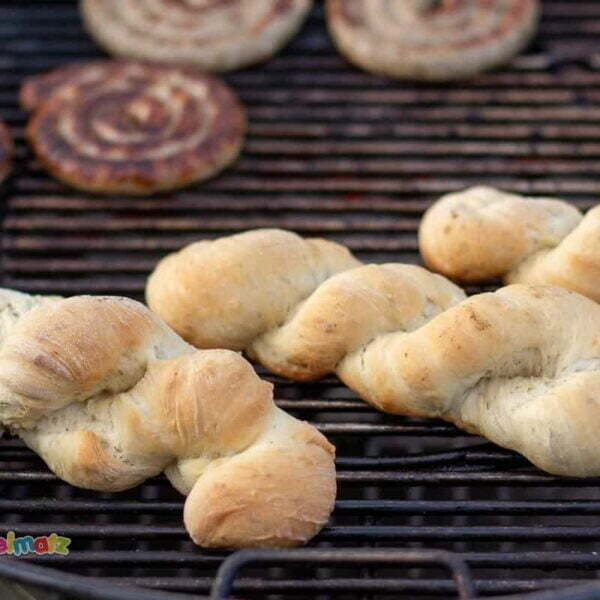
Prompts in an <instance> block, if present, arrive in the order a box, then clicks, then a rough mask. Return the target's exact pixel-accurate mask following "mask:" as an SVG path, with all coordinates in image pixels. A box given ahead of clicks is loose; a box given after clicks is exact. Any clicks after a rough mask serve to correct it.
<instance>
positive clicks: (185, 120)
mask: <svg viewBox="0 0 600 600" xmlns="http://www.w3.org/2000/svg"><path fill="white" fill-rule="evenodd" d="M21 104H22V106H23V107H24V108H25V109H26V110H30V111H31V110H33V111H34V112H33V114H32V116H31V119H30V121H29V123H28V125H27V129H26V137H27V140H28V142H29V145H30V146H31V148H32V149H33V151H34V153H35V154H36V156H37V157H38V159H39V160H40V162H41V163H42V164H43V165H44V167H45V168H46V169H47V170H48V171H49V172H50V173H51V174H52V175H54V176H55V177H56V178H57V179H60V180H61V181H63V182H65V183H67V184H69V185H72V186H73V187H76V188H79V189H82V190H86V191H90V192H95V193H128V194H150V193H153V192H158V191H165V190H171V189H176V188H180V187H183V186H186V185H188V184H190V183H193V182H198V181H202V180H204V179H207V178H209V177H211V176H213V175H215V174H216V173H218V172H219V171H221V170H222V169H224V168H225V167H227V166H228V165H229V164H230V163H231V162H233V160H234V159H235V158H236V157H237V156H238V154H239V152H240V149H241V147H242V143H243V140H244V135H245V127H246V119H245V113H244V109H243V108H242V106H241V105H240V103H239V102H238V100H237V98H236V97H235V95H234V94H233V92H232V91H231V90H230V89H229V88H228V87H227V86H226V85H225V84H224V83H223V82H221V81H219V80H218V79H215V78H213V77H210V76H208V75H205V74H202V73H199V72H194V71H191V70H185V69H179V68H175V67H167V66H160V65H156V64H150V63H144V62H137V61H119V60H100V61H93V62H88V63H80V64H76V65H70V66H67V67H61V68H59V69H56V70H55V71H52V72H50V73H47V74H44V75H36V76H33V77H30V78H29V79H28V80H26V82H25V83H24V85H23V87H22V89H21Z"/></svg>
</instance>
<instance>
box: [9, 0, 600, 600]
mask: <svg viewBox="0 0 600 600" xmlns="http://www.w3.org/2000/svg"><path fill="white" fill-rule="evenodd" d="M543 9H544V14H543V20H542V25H541V32H540V35H539V36H538V38H537V40H536V42H535V43H534V44H533V46H532V47H531V48H530V50H529V52H528V53H527V54H526V55H524V56H521V57H520V58H518V59H517V60H516V61H515V62H514V64H513V65H512V66H511V67H510V68H507V69H504V70H502V71H499V72H495V73H491V74H488V75H485V76H482V77H479V78H478V79H477V80H475V81H473V82H470V83H460V84H451V85H444V86H437V85H413V84H406V83H390V82H389V81H386V80H384V79H380V78H377V77H374V76H370V75H367V74H364V73H361V72H359V71H357V70H355V69H353V68H351V67H349V66H348V65H347V64H346V63H345V62H344V60H343V59H342V58H340V57H339V56H338V55H337V54H336V53H335V51H334V50H333V48H332V46H331V43H330V41H329V39H328V37H327V35H326V30H325V26H324V19H323V10H322V6H321V5H318V6H317V7H316V9H315V10H314V12H313V14H312V15H311V18H310V19H309V22H308V23H307V26H306V27H305V28H304V30H303V32H302V34H301V35H300V36H299V37H298V38H297V39H296V40H295V41H294V42H293V44H292V45H291V46H290V47H289V48H288V49H287V50H286V51H285V52H283V53H282V54H280V55H279V56H278V57H277V58H275V59H273V60H271V61H270V62H269V63H268V64H266V65H264V66H261V67H258V68H254V69H248V70H244V71H240V72H237V73H233V74H229V75H227V77H226V79H227V80H228V81H229V83H230V84H231V85H232V86H234V87H235V89H236V90H237V91H238V92H239V94H240V96H241V97H242V99H243V100H244V102H245V103H246V105H247V106H248V111H249V117H250V134H249V139H248V143H247V145H246V151H245V153H244V155H243V157H242V158H241V159H240V160H239V162H238V163H237V164H236V166H235V167H234V168H232V169H230V170H229V171H228V172H227V173H225V174H224V175H222V176H220V177H219V178H217V179H215V180H213V181H211V182H209V183H208V184H206V185H203V186H201V187H195V188H191V189H188V190H185V191H183V192H180V193H177V194H171V195H163V196H161V197H156V198H150V199H129V198H126V197H111V198H98V197H93V196H90V195H86V194H82V193H78V192H75V191H72V190H68V189H65V188H64V187H62V186H61V185H59V184H58V183H57V182H56V181H54V180H52V179H51V178H49V177H48V176H46V175H45V174H44V173H43V171H42V170H41V169H40V168H39V166H38V165H37V164H36V163H35V161H33V159H32V157H31V155H30V153H29V152H28V151H27V149H26V147H25V145H24V142H23V128H24V123H25V115H24V114H23V113H22V112H21V111H20V110H19V108H18V106H17V90H18V87H19V85H20V83H21V81H22V79H23V77H24V76H27V75H30V74H33V73H38V72H40V71H43V70H45V69H48V68H51V67H54V66H57V65H62V64H64V63H67V62H70V61H73V60H78V59H84V58H93V57H96V56H99V55H100V53H99V51H98V49H97V48H96V47H95V46H94V44H93V43H92V42H91V41H90V39H89V38H88V37H87V36H86V35H85V34H84V32H83V30H82V28H81V25H80V22H79V20H78V16H77V9H76V5H75V2H73V1H64V0H56V1H51V0H45V1H41V0H39V1H32V2H26V1H24V0H14V1H12V2H10V1H0V84H1V88H0V113H1V115H2V116H3V117H4V118H5V119H6V120H7V121H8V122H9V123H10V125H11V126H12V129H13V133H14V135H15V136H16V140H17V144H18V155H19V162H18V165H17V168H16V172H15V173H14V175H13V177H12V178H11V180H10V181H9V182H8V184H7V185H6V186H5V187H4V190H3V196H4V198H3V203H2V215H1V219H2V221H1V222H2V236H1V244H2V246H1V253H0V260H1V261H2V263H1V265H2V269H1V277H2V281H1V284H2V285H3V286H6V287H15V288H18V289H21V290H25V291H30V292H54V293H62V294H76V293H82V292H87V293H110V294H122V295H129V296H134V297H136V298H139V299H141V298H142V291H143V286H144V280H145V277H146V275H147V273H148V272H149V270H150V269H151V268H152V266H153V265H154V264H155V262H156V261H157V259H158V258H159V257H160V256H162V255H163V254H165V253H166V252H168V251H172V250H174V249H176V248H179V247H180V246H182V245H184V244H186V243H188V242H191V241H193V240H196V239H197V238H199V237H206V238H211V237H218V236H221V235H224V234H229V233H233V232H236V231H240V230H244V229H248V228H253V227H261V226H276V227H284V228H290V229H293V230H296V231H298V232H300V233H303V234H310V235H324V236H327V237H328V238H330V239H333V240H336V241H339V242H342V243H344V244H346V245H348V246H349V247H350V248H351V249H352V250H353V251H355V252H356V254H357V255H358V256H359V257H361V258H362V259H364V260H367V261H374V262H382V261H407V262H417V261H418V255H417V244H416V236H415V231H416V227H417V225H418V222H419V219H420V217H421V215H422V213H423V210H424V209H425V208H426V207H427V206H428V205H429V204H430V202H431V201H432V200H433V199H435V198H436V197H438V196H439V195H440V194H442V193H445V192H448V191H451V190H456V189H458V188H462V187H466V186H468V185H471V184H475V183H486V184H490V185H495V186H498V187H502V188H506V189H508V190H512V191H516V192H521V193H532V194H544V195H558V196H561V197H563V198H567V199H569V200H570V201H572V202H573V203H574V204H576V205H577V206H579V207H580V208H583V209H585V208H588V207H590V206H591V205H593V204H595V203H596V202H597V199H598V195H599V192H600V179H599V177H598V172H600V143H599V142H598V141H597V140H598V138H599V137H600V46H598V39H599V34H600V2H597V1H595V0H572V1H566V0H543ZM471 291H476V290H471ZM261 373H262V372H261ZM262 374H264V375H265V376H266V377H268V375H267V374H266V373H262ZM271 380H273V381H274V382H275V383H276V395H277V399H278V404H279V405H280V406H281V407H282V408H284V409H286V410H288V411H290V412H291V413H293V414H295V415H297V416H299V417H301V418H305V419H307V420H310V421H312V422H313V423H315V424H317V426H318V427H319V428H320V429H321V430H322V431H323V432H324V433H325V434H326V435H327V436H328V437H329V438H330V439H331V440H332V441H333V442H334V443H335V444H336V446H337V449H338V457H339V458H338V461H337V466H338V482H339V499H338V502H337V504H336V510H335V513H334V516H333V519H332V521H331V524H330V526H329V527H327V528H326V529H325V530H324V531H323V532H322V533H321V534H320V535H319V536H318V537H317V538H316V539H315V540H314V541H313V542H312V543H311V544H310V545H309V547H307V548H304V549H297V550H280V551H271V550H269V551H257V550H247V551H242V552H237V553H230V552H224V551H209V550H201V549H198V548H196V547H195V546H193V544H192V543H191V542H190V541H189V539H188V537H187V535H186V533H185V531H184V529H183V527H182V524H181V508H182V502H181V498H180V497H179V496H178V495H177V494H176V493H175V492H174V491H173V490H172V488H171V486H170V485H169V484H168V482H167V481H166V479H164V478H163V477H158V478H155V479H152V480H151V481H149V482H147V483H146V484H144V485H143V486H141V487H139V488H137V489H135V490H131V491H128V492H124V493H120V494H97V493H92V492H87V491H84V490H79V489H76V488H73V487H71V486H69V485H67V484H65V483H62V482H61V481H60V480H58V479H57V478H56V477H54V476H53V475H52V474H51V473H49V472H48V470H47V469H46V468H45V466H44V465H43V463H42V462H41V461H40V460H39V459H38V458H37V457H36V456H35V455H34V454H33V453H32V452H30V451H29V450H27V449H26V448H25V447H24V446H23V445H22V444H21V443H20V442H19V441H18V440H14V439H5V440H3V441H2V442H1V443H0V534H3V533H4V532H5V531H8V530H14V531H16V532H17V535H27V534H32V535H43V534H47V533H50V532H52V531H56V532H57V533H59V534H62V535H66V536H69V537H71V538H72V539H73V542H72V553H71V555H70V556H69V558H66V559H65V558H62V557H56V556H46V557H44V556H38V557H35V558H29V559H23V558H20V559H14V558H13V559H11V558H5V557H3V558H2V559H1V560H0V577H8V578H10V579H13V580H16V581H20V582H22V583H29V584H35V585H38V586H41V587H43V588H45V589H47V590H50V591H49V592H47V594H46V596H45V598H50V597H53V596H52V594H56V597H59V595H60V597H61V598H62V597H68V598H98V599H103V600H106V599H119V600H133V599H135V600H138V599H139V600H142V599H144V600H167V599H173V598H179V599H181V598H186V597H205V596H208V595H211V596H212V598H214V599H223V598H226V597H228V596H230V594H233V595H234V596H235V597H236V598H265V597H269V598H277V599H280V598H307V597H315V598H319V599H338V598H343V599H344V600H347V599H349V600H354V599H371V600H373V599H384V598H411V599H412V598H439V597H458V598H464V599H467V598H475V597H483V596H488V595H499V596H505V595H506V596H508V595H510V597H511V598H523V597H525V596H523V594H527V593H530V592H533V595H527V596H526V597H527V598H530V599H534V598H535V599H542V598H543V599H552V600H554V599H559V598H560V599H567V598H570V599H573V600H574V599H584V598H586V599H587V598H600V582H598V583H594V580H597V579H598V576H599V574H600V555H599V554H598V553H597V552H596V550H597V548H598V541H599V540H600V498H599V492H598V483H599V481H598V480H585V481H580V480H572V479H564V478H555V477H551V476H548V475H545V474H543V473H541V472H539V471H537V470H535V469H534V468H532V467H531V466H530V465H529V464H527V462H526V461H525V460H524V459H522V458H520V457H518V456H516V455H515V454H513V453H511V452H507V451H504V450H501V449H499V448H497V447H494V446H492V445H490V444H487V443H485V442H484V441H483V440H480V439H478V438H473V437H470V436H467V435H465V434H464V433H462V432H460V431H458V430H456V429H455V428H453V427H451V426H449V425H447V424H443V423H439V422H435V421H422V420H418V419H404V418H393V417H388V416H384V415H381V414H379V413H376V412H375V411H374V410H372V409H371V408H369V407H368V406H366V405H365V404H364V403H362V402H360V401H359V400H357V399H356V398H355V397H354V396H353V395H352V394H351V393H350V392H349V391H348V390H347V389H345V388H344V387H342V386H340V385H339V383H338V382H337V381H336V380H334V379H327V380H325V381H322V382H319V383H315V384H303V385H299V384H295V383H290V382H288V381H285V380H282V379H278V378H271ZM514 594H518V595H517V596H515V595H514Z"/></svg>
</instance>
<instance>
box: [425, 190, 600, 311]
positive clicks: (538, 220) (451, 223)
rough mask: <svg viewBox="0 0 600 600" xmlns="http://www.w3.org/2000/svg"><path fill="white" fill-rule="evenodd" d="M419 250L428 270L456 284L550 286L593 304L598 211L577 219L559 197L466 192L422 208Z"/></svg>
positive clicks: (599, 296) (597, 280)
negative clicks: (492, 281) (497, 282)
mask: <svg viewBox="0 0 600 600" xmlns="http://www.w3.org/2000/svg"><path fill="white" fill-rule="evenodd" d="M419 246H420V249H421V254H422V256H423V260H424V261H425V264H426V265H427V266H428V267H429V268H430V269H432V270H433V271H437V272H439V273H442V274H443V275H445V276H446V277H450V278H451V279H454V280H456V281H459V282H471V283H473V282H481V281H486V280H490V279H495V278H502V279H503V280H504V281H505V282H506V283H527V284H552V285H558V286H561V287H564V288H567V289H569V290H573V291H575V292H578V293H580V294H583V295H585V296H588V297H589V298H592V299H593V300H596V301H597V302H600V206H597V207H596V208H594V209H592V210H590V211H589V212H588V213H587V214H586V216H585V217H582V215H581V213H580V212H579V211H578V210H577V209H576V208H575V207H573V206H570V205H569V204H567V203H565V202H562V201H560V200H551V199H546V198H542V199H533V198H523V197H521V196H517V195H514V194H508V193H505V192H501V191H499V190H496V189H493V188H489V187H474V188H470V189H468V190H465V191H463V192H458V193H455V194H448V195H447V196H444V197H443V198H441V199H440V200H439V201H438V202H436V203H435V204H434V205H433V206H432V207H431V208H430V209H429V210H428V211H427V213H426V214H425V217H424V219H423V221H422V223H421V229H420V232H419Z"/></svg>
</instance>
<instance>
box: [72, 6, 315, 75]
mask: <svg viewBox="0 0 600 600" xmlns="http://www.w3.org/2000/svg"><path fill="white" fill-rule="evenodd" d="M311 6H312V0H227V1H226V2H223V1H219V0H204V1H200V2H198V0H180V1H178V2H172V1H171V0H152V1H151V2H149V1H148V0H81V2H80V7H81V14H82V17H83V20H84V23H85V25H86V26H87V29H88V31H89V32H90V34H91V35H92V37H93V38H95V39H96V41H97V42H98V43H99V44H100V45H101V46H103V47H104V48H105V49H106V50H107V51H108V52H110V53H111V54H115V55H117V56H125V57H130V58H141V59H148V60H155V61H159V62H165V63H174V64H180V65H194V66H197V67H200V68H201V69H204V70H207V71H226V70H229V69H237V68H238V67H243V66H246V65H250V64H253V63H256V62H260V61H262V60H265V59H267V58H269V57H270V56H271V55H273V54H275V53H276V52H277V51H278V50H279V49H280V48H281V47H282V46H283V45H284V44H286V43H287V42H288V40H290V39H291V38H292V37H293V36H294V34H295V33H296V32H297V31H298V29H300V26H301V25H302V23H303V22H304V19H305V18H306V15H307V13H308V11H309V10H310V7H311Z"/></svg>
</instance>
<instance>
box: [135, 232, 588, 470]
mask: <svg viewBox="0 0 600 600" xmlns="http://www.w3.org/2000/svg"><path fill="white" fill-rule="evenodd" d="M147 300H148V303H149V305H150V307H151V308H152V309H153V310H155V311H156V312H158V313H159V314H160V315H161V316H162V317H163V318H164V319H165V320H166V321H167V322H168V323H170V324H171V325H172V326H173V327H174V328H175V329H176V330H177V331H178V332H179V333H181V334H182V335H183V336H184V337H185V338H186V339H188V340H189V341H190V342H191V343H193V344H195V345H196V346H199V347H207V348H208V347H217V346H219V347H225V348H231V349H235V350H240V349H244V350H245V351H246V352H247V353H248V354H249V355H250V356H251V357H253V358H255V359H257V360H258V361H259V362H261V363H262V364H263V365H265V366H266V367H268V368H269V369H271V370H273V371H274V372H276V373H279V374H281V375H283V376H286V377H290V378H292V379H313V378H316V377H321V376H323V375H325V374H327V373H332V372H335V373H336V374H337V375H338V376H339V378H340V379H341V380H342V381H343V382H344V383H345V384H346V385H348V386H349V387H350V388H352V389H353V390H355V391H356V392H357V393H358V394H359V395H360V396H361V397H362V398H363V399H364V400H366V401H367V402H369V403H370V404H372V405H373V406H375V407H376V408H378V409H380V410H383V411H385V412H389V413H393V414H402V415H411V416H420V417H437V418H443V419H446V420H448V421H451V422H453V423H455V424H456V425H457V426H459V427H462V428H464V429H466V430H467V431H469V432H472V433H476V434H480V435H483V436H485V437H487V438H488V439H490V440H492V441H493V442H495V443H497V444H500V445H502V446H505V447H507V448H511V449H514V450H517V451H518V452H521V453H522V454H523V455H525V456H526V457H527V458H529V459H530V460H531V461H532V462H533V463H535V464H536V465H538V466H539V467H541V468H542V469H545V470H547V471H549V472H551V473H557V474H563V475H575V476H585V475H600V448H598V444H597V435H596V429H597V427H596V422H595V418H596V416H598V415H600V411H599V410H598V406H597V398H598V397H599V396H600V305H598V304H596V303H594V302H592V301H591V300H589V299H587V298H585V297H583V296H581V295H579V294H575V293H572V292H569V291H567V290H563V289H561V288H558V287H553V286H524V285H514V286H510V287H507V288H503V289H501V290H499V291H498V292H496V293H493V294H492V293H490V294H481V295H478V296H473V297H471V298H469V299H465V295H464V293H463V292H462V291H461V290H460V289H459V288H457V287H456V286H455V285H454V284H452V283H451V282H450V281H448V280H447V279H445V278H443V277H441V276H439V275H435V274H433V273H430V272H428V271H426V270H425V269H423V268H421V267H417V266H411V265H401V264H388V265H362V266H361V265H360V263H359V262H358V261H357V260H356V259H355V258H353V257H352V255H351V254H350V253H349V252H348V251H347V250H346V249H345V248H343V247H342V246H339V245H337V244H333V243H331V242H327V241H325V240H319V239H308V240H303V239H301V238H299V237H298V236H296V235H295V234H292V233H289V232H285V231H280V230H257V231H251V232H247V233H242V234H239V235H234V236H231V237H228V238H221V239H218V240H216V241H203V242H198V243H196V244H192V245H191V246H188V247H187V248H184V249H183V250H181V251H180V252H178V253H175V254H172V255H170V256H168V257H167V258H165V259H163V261H161V262H160V263H159V265H158V266H157V268H156V269H155V271H154V272H153V274H152V275H151V277H150V279H149V281H148V286H147Z"/></svg>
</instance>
